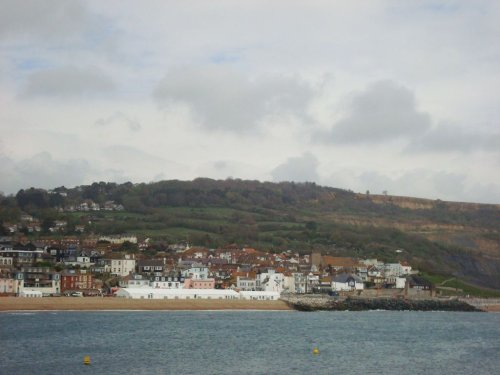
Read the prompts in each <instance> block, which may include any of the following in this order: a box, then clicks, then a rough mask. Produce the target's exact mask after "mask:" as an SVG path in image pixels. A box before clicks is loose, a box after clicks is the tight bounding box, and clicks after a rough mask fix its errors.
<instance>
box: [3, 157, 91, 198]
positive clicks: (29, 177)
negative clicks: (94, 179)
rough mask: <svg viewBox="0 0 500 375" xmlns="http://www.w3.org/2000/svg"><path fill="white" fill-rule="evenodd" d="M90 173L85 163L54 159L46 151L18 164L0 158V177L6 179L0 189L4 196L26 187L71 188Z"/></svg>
mask: <svg viewBox="0 0 500 375" xmlns="http://www.w3.org/2000/svg"><path fill="white" fill-rule="evenodd" d="M93 172H94V171H93V170H92V168H91V166H90V165H89V163H88V161H86V160H83V159H68V160H64V161H60V160H55V159H54V158H53V157H52V155H51V154H50V153H48V152H42V153H39V154H36V155H33V156H32V157H30V158H27V159H23V160H20V161H15V160H12V159H11V158H9V157H7V156H5V155H0V174H1V175H2V176H7V178H3V179H2V184H1V189H2V190H4V191H5V192H6V193H13V192H16V191H18V190H19V189H25V188H29V187H39V188H46V189H50V188H53V187H56V186H62V185H65V186H75V185H79V184H82V183H83V182H85V181H88V177H89V176H91V175H93Z"/></svg>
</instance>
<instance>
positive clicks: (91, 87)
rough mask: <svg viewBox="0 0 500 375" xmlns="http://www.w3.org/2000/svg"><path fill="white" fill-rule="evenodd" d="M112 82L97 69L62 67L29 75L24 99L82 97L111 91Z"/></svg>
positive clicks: (23, 92) (113, 86)
mask: <svg viewBox="0 0 500 375" xmlns="http://www.w3.org/2000/svg"><path fill="white" fill-rule="evenodd" d="M114 88H115V84H114V82H113V80H112V79H111V78H110V77H109V76H107V75H106V74H105V73H104V72H102V71H101V70H100V69H98V68H94V67H87V68H77V67H71V66H67V67H62V68H56V69H51V70H43V71H38V72H36V73H33V74H31V75H30V76H29V77H28V80H27V82H26V84H25V86H24V88H23V90H22V95H23V96H25V97H51V96H52V97H82V96H87V95H88V96H90V95H92V96H93V95H99V94H101V93H108V92H110V91H113V90H114Z"/></svg>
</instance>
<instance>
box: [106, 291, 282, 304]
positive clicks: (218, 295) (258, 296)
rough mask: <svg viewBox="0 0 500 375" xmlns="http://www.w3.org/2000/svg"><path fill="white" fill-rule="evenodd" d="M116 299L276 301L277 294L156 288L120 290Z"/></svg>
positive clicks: (278, 295) (278, 296)
mask: <svg viewBox="0 0 500 375" xmlns="http://www.w3.org/2000/svg"><path fill="white" fill-rule="evenodd" d="M116 297H118V298H131V299H224V300H228V299H230V300H238V299H246V300H257V301H276V300H278V299H279V298H280V294H279V293H278V292H265V291H243V292H240V293H238V292H236V291H234V290H231V289H156V288H121V289H119V290H118V291H117V292H116Z"/></svg>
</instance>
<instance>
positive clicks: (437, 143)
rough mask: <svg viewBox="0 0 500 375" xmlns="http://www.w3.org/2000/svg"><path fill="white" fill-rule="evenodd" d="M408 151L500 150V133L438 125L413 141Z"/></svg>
mask: <svg viewBox="0 0 500 375" xmlns="http://www.w3.org/2000/svg"><path fill="white" fill-rule="evenodd" d="M407 150H408V151H412V152H415V151H435V152H449V151H458V152H473V151H499V150H500V133H490V134H487V133H485V132H471V131H467V130H464V129H461V128H458V127H453V126H451V125H441V126H437V127H435V128H433V129H431V130H429V131H427V132H426V133H425V134H423V135H422V136H421V137H418V138H416V139H414V140H413V141H412V143H410V144H409V146H408V149H407Z"/></svg>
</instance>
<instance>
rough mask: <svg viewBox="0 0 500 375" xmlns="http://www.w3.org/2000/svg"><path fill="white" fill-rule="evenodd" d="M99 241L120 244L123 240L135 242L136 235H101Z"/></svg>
mask: <svg viewBox="0 0 500 375" xmlns="http://www.w3.org/2000/svg"><path fill="white" fill-rule="evenodd" d="M99 241H108V242H109V243H112V244H122V243H124V242H130V243H137V236H132V235H123V236H101V237H99Z"/></svg>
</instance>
